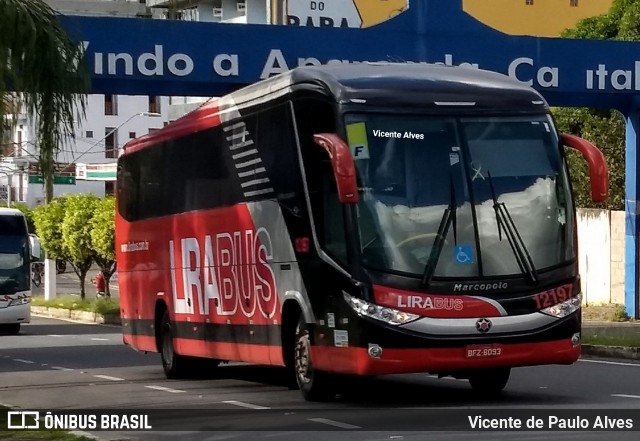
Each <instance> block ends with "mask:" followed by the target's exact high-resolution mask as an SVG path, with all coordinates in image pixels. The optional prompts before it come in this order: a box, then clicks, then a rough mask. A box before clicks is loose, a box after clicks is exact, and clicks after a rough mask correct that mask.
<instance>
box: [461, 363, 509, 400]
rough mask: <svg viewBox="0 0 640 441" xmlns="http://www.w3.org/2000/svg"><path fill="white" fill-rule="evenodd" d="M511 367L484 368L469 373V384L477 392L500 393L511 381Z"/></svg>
mask: <svg viewBox="0 0 640 441" xmlns="http://www.w3.org/2000/svg"><path fill="white" fill-rule="evenodd" d="M510 375H511V368H494V369H482V370H478V371H475V372H472V373H471V374H470V375H469V384H470V385H471V388H472V389H473V390H474V391H476V392H481V393H485V394H499V393H500V392H502V389H504V388H505V386H506V385H507V383H508V382H509V376H510Z"/></svg>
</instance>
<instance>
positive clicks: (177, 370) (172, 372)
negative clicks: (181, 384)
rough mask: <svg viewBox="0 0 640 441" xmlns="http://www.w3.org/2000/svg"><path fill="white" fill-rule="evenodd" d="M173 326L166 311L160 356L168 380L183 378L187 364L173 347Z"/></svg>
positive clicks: (161, 335)
mask: <svg viewBox="0 0 640 441" xmlns="http://www.w3.org/2000/svg"><path fill="white" fill-rule="evenodd" d="M173 337H174V332H173V325H172V324H171V318H170V317H169V311H165V312H164V315H163V316H162V326H161V327H160V341H161V343H162V344H161V346H160V356H161V357H162V368H163V369H164V373H165V375H166V376H167V378H168V379H176V378H181V377H182V374H183V372H182V371H183V370H184V366H183V365H184V364H185V362H186V360H185V357H182V356H181V355H178V354H176V351H175V349H174V347H173Z"/></svg>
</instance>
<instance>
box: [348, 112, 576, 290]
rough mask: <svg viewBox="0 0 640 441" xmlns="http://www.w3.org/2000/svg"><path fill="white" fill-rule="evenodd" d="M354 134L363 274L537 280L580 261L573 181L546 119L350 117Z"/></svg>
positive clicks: (351, 140)
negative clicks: (368, 271) (541, 274)
mask: <svg viewBox="0 0 640 441" xmlns="http://www.w3.org/2000/svg"><path fill="white" fill-rule="evenodd" d="M346 127H347V138H348V142H349V145H350V148H351V152H352V155H353V157H354V159H355V163H356V169H357V175H358V188H359V192H360V202H359V203H358V225H359V230H360V240H361V246H362V260H363V261H362V264H363V265H364V266H365V267H369V268H374V269H378V270H382V271H394V272H402V273H409V274H412V275H419V276H424V279H428V278H431V277H432V276H433V277H436V278H452V277H455V278H459V277H474V278H478V277H484V276H486V277H496V276H512V275H528V276H529V277H532V278H534V275H535V274H536V272H537V271H540V270H544V269H547V268H550V267H553V266H556V265H559V264H562V263H564V262H567V261H570V260H572V259H574V257H575V246H574V243H573V241H574V239H573V238H574V221H573V218H572V201H571V195H570V191H569V183H568V177H567V174H566V167H565V165H564V160H563V157H562V156H561V154H560V148H559V142H558V138H557V134H556V131H555V128H554V126H553V123H552V121H551V119H550V117H549V116H548V115H539V116H538V115H536V116H478V117H464V118H456V117H427V116H422V117H418V116H415V117H414V116H406V115H405V116H392V115H378V114H376V115H372V114H348V115H347V116H346ZM434 248H435V249H434ZM534 280H535V279H534Z"/></svg>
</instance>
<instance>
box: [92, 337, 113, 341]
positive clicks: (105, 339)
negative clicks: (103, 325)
mask: <svg viewBox="0 0 640 441" xmlns="http://www.w3.org/2000/svg"><path fill="white" fill-rule="evenodd" d="M91 340H93V341H109V339H108V338H97V337H92V338H91Z"/></svg>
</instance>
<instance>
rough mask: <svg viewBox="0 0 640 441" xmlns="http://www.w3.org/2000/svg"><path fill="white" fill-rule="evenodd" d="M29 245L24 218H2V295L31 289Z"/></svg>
mask: <svg viewBox="0 0 640 441" xmlns="http://www.w3.org/2000/svg"><path fill="white" fill-rule="evenodd" d="M29 267H30V262H29V245H28V236H27V230H26V226H25V223H24V218H22V217H20V216H0V294H13V293H15V292H17V291H26V290H28V289H29V287H30V284H29V277H30V273H29Z"/></svg>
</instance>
